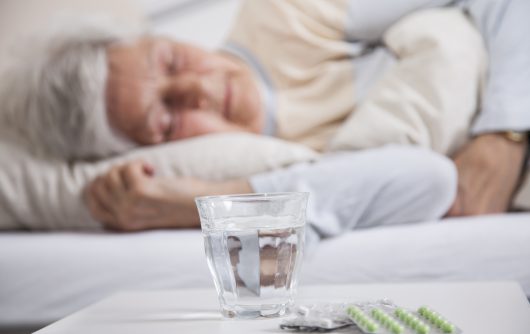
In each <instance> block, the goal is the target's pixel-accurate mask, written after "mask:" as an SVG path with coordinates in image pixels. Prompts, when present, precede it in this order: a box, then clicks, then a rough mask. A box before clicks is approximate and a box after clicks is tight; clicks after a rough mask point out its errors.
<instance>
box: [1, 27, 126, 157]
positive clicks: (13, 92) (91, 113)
mask: <svg viewBox="0 0 530 334" xmlns="http://www.w3.org/2000/svg"><path fill="white" fill-rule="evenodd" d="M128 37H130V33H126V32H124V31H121V30H118V29H117V28H115V27H113V26H111V25H108V24H103V23H102V22H97V23H96V22H94V21H82V22H81V23H79V22H77V23H75V24H74V23H69V24H68V25H66V24H63V25H62V29H54V30H52V31H50V32H47V33H46V34H43V35H41V36H39V38H38V39H37V40H36V41H33V43H32V45H31V46H29V45H28V46H29V47H26V51H25V52H24V53H23V55H22V57H20V56H19V57H18V61H17V62H16V64H11V66H10V67H9V69H8V71H6V72H5V74H4V76H3V78H2V81H3V82H4V84H5V85H4V87H2V88H1V89H0V98H1V101H2V109H3V110H1V112H2V113H3V116H4V121H5V122H6V123H7V125H8V126H10V127H11V128H15V129H16V131H18V132H19V133H20V134H22V135H23V137H25V138H26V140H27V141H28V143H29V144H30V145H31V147H32V149H34V150H36V151H40V152H44V154H47V155H52V156H54V157H57V158H61V159H65V160H77V159H92V158H102V157H107V156H110V155H113V154H116V153H121V152H123V151H126V150H128V149H130V148H132V147H133V146H134V145H133V144H132V142H130V141H129V140H126V139H125V138H123V137H121V136H120V135H119V134H117V133H115V132H114V131H113V130H112V129H111V127H110V125H109V122H108V119H107V114H106V105H105V100H106V99H105V87H106V79H107V66H108V65H107V56H106V55H107V53H106V50H107V47H108V46H109V44H111V43H114V42H118V41H122V40H124V39H126V38H128Z"/></svg>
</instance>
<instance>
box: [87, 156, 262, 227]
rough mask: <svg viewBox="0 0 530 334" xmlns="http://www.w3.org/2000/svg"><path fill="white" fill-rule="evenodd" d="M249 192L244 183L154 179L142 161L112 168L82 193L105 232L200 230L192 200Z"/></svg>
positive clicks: (153, 171)
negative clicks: (193, 228)
mask: <svg viewBox="0 0 530 334" xmlns="http://www.w3.org/2000/svg"><path fill="white" fill-rule="evenodd" d="M248 192H252V189H251V188H250V185H249V184H248V182H247V181H246V180H233V181H226V182H208V181H203V180H199V179H195V178H191V177H172V178H166V177H164V178H163V177H157V176H156V175H155V170H154V168H153V167H152V166H151V165H149V164H148V163H146V162H144V161H134V162H128V163H125V164H123V165H120V166H117V167H113V168H112V169H111V170H110V171H109V172H107V173H106V174H104V175H101V176H99V177H97V178H96V179H95V180H93V181H92V182H91V183H90V184H89V185H88V186H87V188H86V189H85V202H86V204H87V206H88V208H89V210H90V213H91V214H92V216H93V217H94V218H95V219H96V220H97V221H99V222H101V223H103V225H104V226H105V227H107V228H110V229H114V230H119V231H138V230H146V229H154V228H174V227H180V228H192V227H198V226H200V221H199V215H198V212H197V208H196V206H195V201H194V199H195V197H197V196H205V195H219V194H233V193H248Z"/></svg>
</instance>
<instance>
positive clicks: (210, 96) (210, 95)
mask: <svg viewBox="0 0 530 334" xmlns="http://www.w3.org/2000/svg"><path fill="white" fill-rule="evenodd" d="M223 78H224V77H223V76H220V75H216V74H215V73H181V74H180V75H176V76H174V77H172V78H171V79H170V80H169V85H168V90H167V98H168V99H169V100H170V101H171V102H172V103H173V104H175V105H178V106H181V107H184V108H194V109H213V110H216V109H218V108H220V107H221V106H222V105H223V103H224V102H223V101H224V96H225V89H226V86H225V80H224V79H223Z"/></svg>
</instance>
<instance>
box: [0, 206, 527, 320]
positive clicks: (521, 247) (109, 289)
mask: <svg viewBox="0 0 530 334" xmlns="http://www.w3.org/2000/svg"><path fill="white" fill-rule="evenodd" d="M472 280H482V281H483V280H515V281H517V282H519V283H520V284H521V286H522V287H523V289H524V291H525V293H526V294H527V295H530V214H510V215H497V216H483V217H473V218H460V219H447V220H444V221H440V222H430V223H422V224H414V225H403V226H395V227H384V228H374V229H366V230H356V231H352V232H350V233H347V234H345V235H343V236H341V237H337V238H334V239H329V240H325V241H322V242H320V243H318V244H313V245H311V246H310V249H309V252H308V254H307V256H306V261H305V263H304V267H303V273H302V275H301V284H305V285H308V284H335V283H356V282H414V281H472ZM199 287H211V288H213V287H214V286H213V283H212V280H211V278H210V274H209V272H208V268H207V264H206V260H205V256H204V249H203V242H202V236H201V233H200V231H198V230H185V231H183V230H180V231H176V230H171V231H150V232H141V233H129V234H118V233H105V232H101V233H79V232H78V233H72V232H68V233H66V232H64V233H28V232H18V233H1V234H0V328H8V327H18V326H25V327H28V326H29V327H31V326H33V327H35V328H36V327H38V326H43V325H45V324H48V323H50V322H52V321H55V320H57V319H59V318H62V317H64V316H66V315H68V314H70V313H72V312H74V311H76V310H78V309H80V308H82V307H84V306H86V305H88V304H91V303H93V302H95V301H97V300H99V299H101V298H103V297H106V296H108V295H109V294H112V293H115V292H117V291H120V290H137V289H140V290H145V289H176V288H199ZM138 302H141V301H138Z"/></svg>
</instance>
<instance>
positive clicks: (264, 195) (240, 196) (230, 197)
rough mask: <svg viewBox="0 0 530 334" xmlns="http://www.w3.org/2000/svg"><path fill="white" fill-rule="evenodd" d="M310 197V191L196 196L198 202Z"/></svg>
mask: <svg viewBox="0 0 530 334" xmlns="http://www.w3.org/2000/svg"><path fill="white" fill-rule="evenodd" d="M304 197H309V192H297V191H293V192H272V193H248V194H231V195H210V196H198V197H195V201H196V202H214V201H233V202H253V201H256V200H266V201H278V200H285V199H291V200H296V199H302V198H304Z"/></svg>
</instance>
